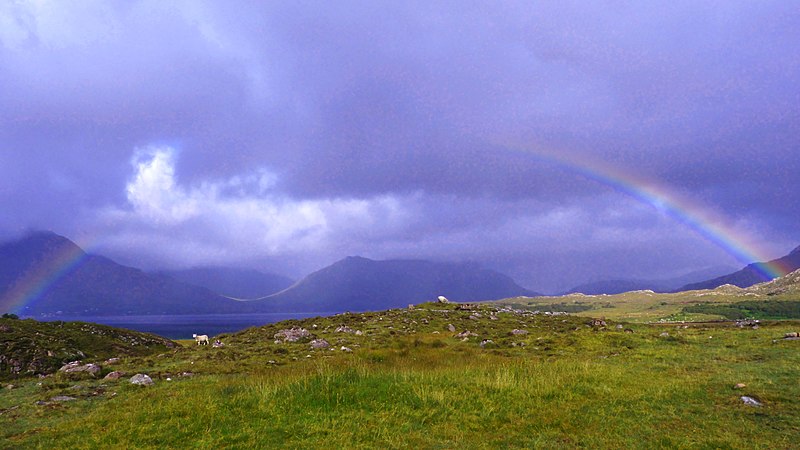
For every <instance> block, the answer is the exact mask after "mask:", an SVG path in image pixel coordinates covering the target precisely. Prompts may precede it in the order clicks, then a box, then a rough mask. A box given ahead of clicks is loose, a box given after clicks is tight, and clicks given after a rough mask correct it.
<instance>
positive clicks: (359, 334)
mask: <svg viewBox="0 0 800 450" xmlns="http://www.w3.org/2000/svg"><path fill="white" fill-rule="evenodd" d="M355 334H356V336H361V335H362V334H364V332H363V331H361V330H356V333H355Z"/></svg>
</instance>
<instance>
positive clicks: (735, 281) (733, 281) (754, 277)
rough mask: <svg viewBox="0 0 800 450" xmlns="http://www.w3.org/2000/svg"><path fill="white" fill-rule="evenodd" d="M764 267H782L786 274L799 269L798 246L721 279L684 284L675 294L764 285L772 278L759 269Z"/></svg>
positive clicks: (799, 252) (799, 253)
mask: <svg viewBox="0 0 800 450" xmlns="http://www.w3.org/2000/svg"><path fill="white" fill-rule="evenodd" d="M764 265H769V266H778V267H782V268H784V269H785V270H786V271H787V273H790V272H793V271H795V270H797V269H800V246H798V247H796V248H795V249H794V250H792V251H791V252H789V253H788V254H787V255H786V256H782V257H780V258H776V259H773V260H771V261H769V262H766V263H764V262H759V263H752V264H748V265H747V266H745V267H744V268H742V269H740V270H738V271H736V272H733V273H730V274H728V275H723V276H721V277H716V278H713V279H710V280H706V281H701V282H698V283H690V284H686V285H684V286H682V287H681V288H680V289H678V290H677V291H675V292H679V291H695V290H702V289H714V288H717V287H719V286H722V285H725V284H730V285H733V286H738V287H740V288H747V287H750V286H753V285H755V284H759V283H765V282H768V281H771V280H773V279H774V278H769V277H767V276H765V275H764V273H763V270H761V269H759V267H761V266H764Z"/></svg>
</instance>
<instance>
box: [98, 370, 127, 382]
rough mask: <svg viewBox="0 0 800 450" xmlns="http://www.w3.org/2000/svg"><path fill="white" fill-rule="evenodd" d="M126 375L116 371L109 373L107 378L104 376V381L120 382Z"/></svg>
mask: <svg viewBox="0 0 800 450" xmlns="http://www.w3.org/2000/svg"><path fill="white" fill-rule="evenodd" d="M124 375H125V374H124V373H123V372H119V371H116V370H115V371H113V372H109V373H108V375H106V376H104V377H103V379H104V380H119V379H120V378H122V377H123V376H124Z"/></svg>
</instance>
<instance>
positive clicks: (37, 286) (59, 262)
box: [0, 245, 87, 314]
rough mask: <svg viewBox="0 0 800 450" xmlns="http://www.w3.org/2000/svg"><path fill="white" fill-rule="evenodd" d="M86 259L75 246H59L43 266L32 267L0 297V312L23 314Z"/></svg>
mask: <svg viewBox="0 0 800 450" xmlns="http://www.w3.org/2000/svg"><path fill="white" fill-rule="evenodd" d="M86 257H87V254H86V253H85V252H84V251H83V250H82V249H81V248H80V247H78V246H77V245H62V246H59V247H58V248H57V249H56V250H55V252H53V253H52V254H51V255H50V258H49V259H48V261H47V262H46V263H45V264H36V265H34V267H33V270H31V271H29V272H27V273H25V275H24V276H23V277H21V278H20V279H18V280H17V281H16V282H15V283H14V285H13V286H11V289H9V290H8V291H6V292H5V293H4V294H3V295H2V297H0V311H2V312H12V313H16V314H19V313H24V311H23V309H24V308H25V307H26V306H29V305H32V304H34V303H35V302H36V300H38V299H40V298H41V297H42V295H44V294H45V293H46V292H47V290H48V289H49V288H50V287H52V286H53V285H54V284H55V283H56V282H57V281H58V280H60V279H61V278H63V277H64V276H65V275H67V274H68V273H70V272H71V271H72V270H74V269H75V268H76V267H78V266H79V265H80V264H81V263H82V262H83V261H84V260H85V259H86Z"/></svg>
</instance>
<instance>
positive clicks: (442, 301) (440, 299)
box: [436, 295, 450, 303]
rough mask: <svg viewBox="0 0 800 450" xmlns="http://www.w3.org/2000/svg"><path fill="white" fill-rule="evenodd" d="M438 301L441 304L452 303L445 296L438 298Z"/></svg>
mask: <svg viewBox="0 0 800 450" xmlns="http://www.w3.org/2000/svg"><path fill="white" fill-rule="evenodd" d="M436 301H437V302H439V303H450V300H448V299H447V297H445V296H444V295H440V296H439V297H437V298H436Z"/></svg>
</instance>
